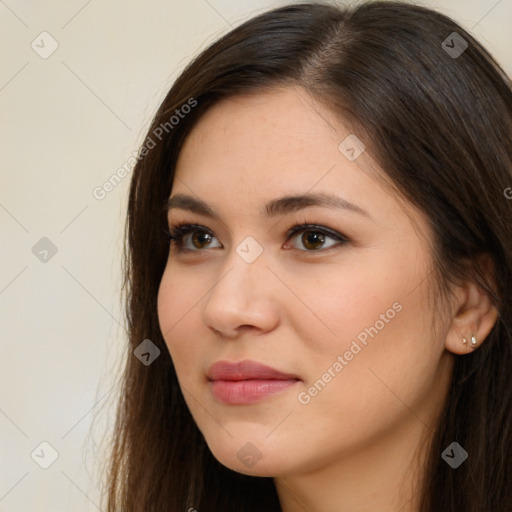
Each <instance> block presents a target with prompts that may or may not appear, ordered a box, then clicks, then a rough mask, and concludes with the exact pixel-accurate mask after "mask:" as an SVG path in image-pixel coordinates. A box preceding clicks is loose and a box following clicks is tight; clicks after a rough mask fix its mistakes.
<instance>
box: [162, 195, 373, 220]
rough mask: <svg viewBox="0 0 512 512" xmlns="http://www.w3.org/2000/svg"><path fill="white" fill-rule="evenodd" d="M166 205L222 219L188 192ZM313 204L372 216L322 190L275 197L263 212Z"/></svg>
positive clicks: (269, 214)
mask: <svg viewBox="0 0 512 512" xmlns="http://www.w3.org/2000/svg"><path fill="white" fill-rule="evenodd" d="M166 206H167V207H166V210H167V212H168V211H169V210H171V209H174V208H179V209H181V210H189V211H191V212H194V213H197V214H199V215H204V216H205V217H209V218H217V219H220V216H219V214H218V213H216V212H215V210H214V209H213V208H212V207H211V206H210V205H209V204H207V203H205V202H204V201H202V200H201V199H197V198H195V197H192V196H188V195H186V194H176V195H174V196H172V197H170V198H169V199H168V201H167V205H166ZM311 206H324V207H327V208H333V209H342V210H347V211H350V212H354V213H358V214H360V215H364V216H366V217H368V218H369V219H371V218H372V217H371V215H370V214H369V213H368V212H367V211H366V210H365V209H363V208H361V207H360V206H358V205H356V204H353V203H351V202H349V201H347V200H346V199H344V198H342V197H339V196H335V195H330V194H325V193H322V192H318V193H314V194H299V195H291V196H283V197H279V198H277V199H273V200H271V201H269V202H268V203H267V204H266V205H265V206H264V207H263V210H262V213H263V215H266V216H267V217H269V218H271V217H276V216H278V215H285V214H287V213H290V212H294V211H297V210H302V209H304V208H308V207H311Z"/></svg>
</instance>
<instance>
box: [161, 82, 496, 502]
mask: <svg viewBox="0 0 512 512" xmlns="http://www.w3.org/2000/svg"><path fill="white" fill-rule="evenodd" d="M350 133H351V132H350V130H349V129H347V128H346V127H344V125H343V124H342V122H341V121H340V119H339V117H337V116H335V115H334V114H333V113H331V112H330V111H329V110H327V109H326V107H324V106H323V105H321V104H319V103H318V102H316V101H315V100H314V99H313V98H312V97H311V96H310V95H309V94H307V93H306V92H305V91H303V90H302V89H299V88H293V87H289V88H284V89H276V90H273V91H271V92H264V93H258V94H254V95H250V96H240V97H237V98H230V99H226V100H223V101H221V102H220V103H217V104H215V105H214V106H213V107H212V108H211V109H210V110H208V111H207V112H206V114H205V115H204V116H203V117H202V118H201V119H200V121H199V122H198V124H197V125H196V126H195V127H194V129H193V130H192V132H191V133H190V135H189V137H188V138H187V139H186V141H185V144H184V146H183V148H182V151H181V153H180V157H179V160H178V163H177V168H176V174H175V178H174V181H173V190H172V192H171V197H173V196H174V195H176V194H177V193H184V194H188V195H192V196H194V197H197V198H200V199H202V200H204V201H206V202H207V203H208V204H210V205H211V206H212V208H214V209H215V211H217V212H219V214H220V216H221V220H216V219H209V218H207V217H205V216H203V215H199V214H197V213H192V212H189V211H185V210H182V209H173V210H171V211H170V212H169V220H170V221H172V222H181V221H185V222H190V223H195V224H200V225H201V226H204V227H205V228H207V230H208V231H209V232H211V233H212V235H213V236H212V237H211V239H210V241H208V239H206V240H205V239H202V241H201V238H200V237H199V242H198V241H197V238H198V236H197V234H196V237H195V238H196V241H195V245H194V241H193V238H192V236H193V234H192V235H191V234H189V235H185V237H184V240H183V243H184V244H185V247H186V248H189V249H190V251H189V252H182V253H180V252H179V251H178V250H177V247H176V246H175V245H174V244H173V245H172V246H171V249H170V253H169V259H168V262H167V266H166V268H165V271H164V274H163V277H162V281H161V285H160V289H159V295H158V314H159V321H160V327H161V330H162V333H163V334H164V339H165V341H166V344H167V346H168V348H169V351H170V354H171V356H172V359H173V362H174V365H175V368H176V372H177V376H178V379H179V382H180V386H181V389H182V392H183V394H184V397H185V400H186V402H187V405H188V407H189V409H190V411H191V413H192V415H193V417H194V420H195V421H196V423H197V425H198V428H199V429H200V430H201V432H202V433H203V435H204V437H205V439H206V442H207V444H208V446H209V448H210V449H211V451H212V453H213V455H214V456H215V457H216V458H217V459H218V460H219V461H220V462H221V463H222V464H224V465H225V466H227V467H229V468H231V469H233V470H235V471H238V472H240V473H244V474H247V475H257V476H272V477H274V482H275V484H276V488H277V491H278V494H279V499H280V502H281V506H282V510H283V511H284V512H295V511H308V512H316V511H335V510H340V508H339V507H340V504H343V510H344V512H355V511H357V512H366V511H372V512H373V511H374V510H376V509H378V510H379V511H381V512H396V511H397V510H400V511H401V512H407V511H410V512H412V511H416V510H418V509H417V504H416V503H415V496H416V495H417V493H418V488H415V487H414V485H415V483H416V480H415V478H416V479H418V482H420V481H421V477H422V473H421V471H420V469H418V468H419V467H421V464H420V463H421V460H422V459H421V457H422V455H421V452H422V449H423V448H424V447H425V446H426V442H427V440H428V439H429V436H430V434H431V433H432V429H433V426H434V424H435V422H436V418H437V416H438V414H439V411H440V405H441V404H442V402H443V401H444V399H445V397H446V393H447V389H448V385H449V382H450V379H451V372H452V367H453V361H454V357H455V354H461V355H463V354H465V353H467V352H470V351H471V348H470V347H469V338H470V337H471V335H475V336H476V337H477V339H478V340H479V343H480V344H481V343H482V342H483V340H484V339H485V337H486V336H487V335H488V333H489V331H490V330H491V328H492V326H493V325H494V323H495V321H496V318H497V313H496V310H495V309H494V308H493V307H492V306H491V305H490V302H489V300H488V297H487V296H486V295H484V294H483V292H481V291H480V290H479V289H478V287H477V286H476V285H475V284H473V283H462V284H461V285H460V286H459V287H457V288H456V289H454V294H455V295H454V297H455V300H454V303H453V304H452V306H453V308H452V309H450V308H443V311H440V312H439V313H438V316H437V318H438V319H439V326H438V329H437V330H435V331H434V327H433V326H432V324H431V320H430V319H431V317H432V313H433V311H432V310H431V309H430V306H429V302H428V290H429V289H428V286H430V285H431V282H432V280H431V279H428V277H429V275H430V274H431V272H432V255H431V253H430V251H429V248H428V244H427V245H425V240H427V242H428V240H430V238H429V237H430V236H431V233H430V232H429V231H428V227H427V223H426V220H425V218H424V216H423V215H422V214H421V212H418V211H417V210H415V209H414V208H413V207H412V206H411V205H405V206H406V207H407V209H405V207H404V204H403V203H402V202H401V201H399V199H398V198H397V197H396V195H394V194H393V193H391V192H390V191H389V190H387V189H386V188H385V187H383V185H382V183H381V182H379V180H378V179H376V176H375V175H372V173H371V172H367V169H368V168H369V164H370V163H371V162H370V155H369V151H368V148H369V144H366V146H367V151H365V152H363V153H362V155H361V156H359V157H358V158H357V159H356V160H354V161H349V159H347V158H346V157H345V155H344V154H342V152H340V150H338V145H339V144H340V142H341V141H342V140H343V139H344V138H345V137H346V136H347V135H349V134H350ZM307 192H326V193H335V194H337V195H339V196H343V197H345V198H346V199H348V200H349V201H351V202H353V203H355V204H357V205H358V206H360V207H362V208H364V209H365V210H367V211H368V213H369V214H370V217H371V218H368V217H366V216H363V215H360V214H357V213H354V212H350V211H346V210H341V209H340V210H336V209H329V208H326V207H321V206H314V207H309V208H306V209H303V210H301V211H298V212H293V213H288V214H287V215H284V216H280V217H276V218H266V217H265V216H264V215H263V214H261V212H260V210H261V208H262V207H263V205H264V204H265V203H266V202H267V201H269V200H271V199H274V198H277V197H280V196H282V195H285V194H290V193H307ZM413 220H414V222H415V223H416V225H415V224H413ZM304 222H308V223H314V224H318V225H320V226H326V227H327V228H330V229H332V230H335V231H337V232H339V233H340V234H342V235H343V236H345V237H346V238H348V240H349V241H348V242H347V243H345V244H342V245H337V243H336V241H335V240H333V239H331V238H329V237H327V236H326V238H325V239H324V243H323V245H322V243H321V242H320V243H319V249H317V250H316V251H315V250H313V249H311V243H310V244H309V245H308V239H307V238H306V237H307V234H308V233H304V232H299V233H297V234H295V235H293V236H292V237H291V238H288V239H287V237H286V232H287V230H288V229H289V228H290V227H292V226H294V225H296V224H302V223H304ZM418 226H419V227H420V228H421V229H422V230H423V231H422V233H424V234H425V235H426V236H427V238H426V239H422V238H421V236H420V234H419V232H418V230H417V228H418ZM313 231H314V229H313ZM198 234H199V235H201V234H202V232H201V231H199V233H198ZM310 235H311V233H310ZM248 236H251V237H253V238H254V239H255V240H256V241H257V242H258V244H259V245H260V246H261V247H262V249H263V252H262V253H261V255H260V256H259V257H258V258H256V260H255V261H253V262H252V263H248V262H246V261H245V260H244V259H242V258H241V257H240V256H239V254H237V252H236V249H237V247H238V246H239V245H240V243H241V242H242V241H243V240H244V239H245V238H246V237H248ZM305 238H306V240H305ZM194 250H195V252H193V251H194ZM396 303H399V304H400V306H401V310H400V311H399V312H396V314H395V315H394V317H393V318H392V319H389V318H388V321H387V322H384V327H383V328H381V329H379V331H378V334H376V335H374V336H373V337H371V336H368V340H367V344H366V345H363V344H362V343H358V345H360V346H361V347H362V348H361V350H360V351H359V352H358V353H357V354H356V355H354V356H353V358H352V359H351V360H350V361H347V360H346V358H344V360H345V362H346V363H347V364H346V365H344V366H343V369H342V370H341V371H338V372H336V371H333V370H332V367H333V364H334V363H335V362H336V361H337V360H338V359H337V358H338V356H342V357H343V355H344V354H345V353H346V351H347V350H349V349H350V347H351V343H352V342H353V340H357V336H358V335H359V334H360V333H361V332H362V331H364V330H365V328H367V327H369V326H374V325H376V322H377V321H378V320H379V319H381V318H382V316H381V315H385V314H386V311H388V310H390V308H391V309H392V305H393V304H396ZM452 312H453V313H452ZM379 325H380V324H379ZM463 337H466V338H468V344H467V345H464V344H462V338H463ZM242 359H252V360H256V361H259V362H262V363H264V364H267V365H269V366H272V367H274V368H277V369H278V370H281V371H283V372H288V373H294V374H296V375H298V376H299V377H300V379H301V381H299V382H298V383H297V384H296V385H294V387H293V388H289V389H288V390H286V391H284V392H282V393H280V394H277V395H274V396H271V397H269V398H266V399H264V400H261V401H259V402H256V403H253V404H249V405H226V404H222V403H220V402H219V401H217V400H216V399H215V398H214V397H213V395H212V394H211V392H210V390H209V387H208V382H207V378H206V372H207V370H208V368H209V366H210V365H211V364H212V363H214V362H215V361H218V360H228V361H239V360H242ZM329 368H331V379H330V382H328V383H327V384H326V385H325V387H323V388H322V389H321V391H320V392H318V393H317V394H316V395H315V396H312V397H311V396H310V401H309V402H308V403H307V404H304V403H300V402H299V400H298V394H299V393H301V392H302V393H303V395H302V396H304V393H307V392H308V389H310V388H311V386H313V385H314V383H315V382H317V381H318V380H319V379H321V378H322V376H323V375H324V374H325V373H326V372H327V371H328V369H329ZM333 373H334V375H335V376H334V377H332V374H333ZM248 442H250V443H252V445H254V447H256V448H251V449H252V450H257V452H258V453H259V454H260V455H261V458H260V459H259V460H258V461H257V463H256V464H254V465H253V466H252V467H248V466H247V465H246V464H244V463H243V462H242V461H241V460H240V459H239V458H238V457H237V453H238V451H239V450H240V449H241V448H242V447H243V446H244V445H246V443H248ZM415 455H417V457H418V458H417V459H415V458H414V456H415ZM418 464H420V465H419V466H418Z"/></svg>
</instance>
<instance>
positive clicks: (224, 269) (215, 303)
mask: <svg viewBox="0 0 512 512" xmlns="http://www.w3.org/2000/svg"><path fill="white" fill-rule="evenodd" d="M264 254H265V252H264V251H263V253H262V254H260V256H259V257H258V258H257V259H256V260H254V261H252V262H250V263H249V262H248V261H246V260H244V259H243V258H242V257H241V256H240V255H239V254H238V253H237V252H236V246H235V247H233V250H232V254H230V256H229V258H227V259H226V260H225V262H224V264H223V265H222V266H221V267H219V268H220V269H221V270H220V272H219V273H218V275H217V276H216V278H215V280H214V282H213V284H212V289H211V291H210V292H209V293H208V295H207V298H206V302H205V305H204V309H203V313H202V316H203V322H204V324H205V325H206V326H208V327H209V328H210V329H212V330H214V331H215V332H216V333H217V334H219V335H220V336H222V337H223V338H236V337H237V336H239V335H240V334H241V333H242V332H244V331H246V330H255V331H258V332H260V333H261V332H268V331H271V330H272V329H274V328H275V327H276V326H277V325H278V323H279V308H278V301H277V291H278V287H279V280H278V279H276V277H275V276H274V275H273V273H272V272H271V271H270V270H269V269H268V267H267V261H266V259H265V257H264Z"/></svg>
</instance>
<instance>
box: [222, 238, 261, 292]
mask: <svg viewBox="0 0 512 512" xmlns="http://www.w3.org/2000/svg"><path fill="white" fill-rule="evenodd" d="M224 269H225V272H222V276H223V277H221V279H220V281H219V284H220V283H221V282H222V281H228V282H229V283H230V288H232V287H233V285H235V286H234V289H233V291H234V290H235V289H237V286H236V285H239V286H242V287H244V286H248V287H249V288H250V291H254V290H255V289H256V285H257V283H258V282H259V283H261V282H262V280H261V279H260V276H261V274H262V273H266V272H268V269H267V268H266V260H265V257H264V250H263V246H262V245H261V244H260V243H259V242H258V241H257V240H256V239H255V238H254V237H252V236H246V237H245V238H243V239H242V241H241V242H239V243H238V244H236V245H233V247H232V249H231V251H230V254H229V256H228V257H227V258H226V261H225V264H224ZM247 291H249V290H247Z"/></svg>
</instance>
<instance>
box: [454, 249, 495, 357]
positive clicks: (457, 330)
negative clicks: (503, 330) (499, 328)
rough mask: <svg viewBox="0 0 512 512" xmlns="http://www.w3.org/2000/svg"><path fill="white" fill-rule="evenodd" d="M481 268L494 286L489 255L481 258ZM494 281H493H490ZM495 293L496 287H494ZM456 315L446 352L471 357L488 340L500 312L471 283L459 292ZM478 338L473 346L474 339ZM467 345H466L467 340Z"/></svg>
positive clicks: (483, 292) (477, 287) (465, 284)
mask: <svg viewBox="0 0 512 512" xmlns="http://www.w3.org/2000/svg"><path fill="white" fill-rule="evenodd" d="M479 264H480V265H481V268H482V269H483V270H484V273H485V275H486V276H487V278H488V279H487V282H491V283H492V284H493V285H494V283H495V280H494V267H493V264H492V259H491V258H490V256H489V255H488V254H484V255H483V256H481V257H480V258H479ZM489 278H490V279H489ZM493 290H495V287H493ZM455 295H456V297H457V303H456V306H457V307H456V313H455V316H454V317H453V319H452V323H451V325H450V328H449V330H448V333H447V335H446V342H445V345H446V349H447V350H449V351H450V352H453V353H454V354H467V353H469V352H473V350H475V349H476V348H478V347H479V346H480V345H481V344H482V343H483V342H484V340H485V338H487V336H488V335H489V333H490V332H491V330H492V328H493V327H494V325H495V324H496V320H497V319H498V311H497V309H496V307H495V306H494V305H493V303H492V301H491V298H490V297H489V295H488V294H487V293H486V292H485V291H484V290H482V289H481V288H480V286H478V284H477V283H476V282H474V281H467V282H465V283H463V284H462V285H460V286H458V287H457V289H456V290H455ZM472 336H474V337H475V338H476V342H477V345H476V346H473V345H472V343H471V338H472ZM464 339H465V340H466V343H463V340H464Z"/></svg>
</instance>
